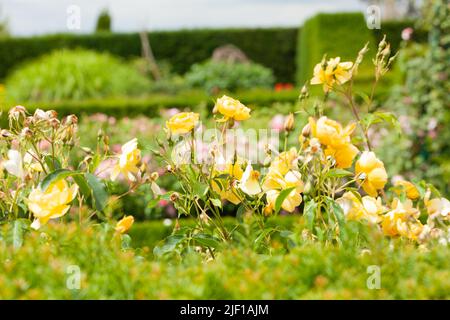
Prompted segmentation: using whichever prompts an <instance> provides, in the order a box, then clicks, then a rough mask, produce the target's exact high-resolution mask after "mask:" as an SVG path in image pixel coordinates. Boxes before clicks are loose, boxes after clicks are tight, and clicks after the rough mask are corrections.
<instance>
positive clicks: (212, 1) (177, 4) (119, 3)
mask: <svg viewBox="0 0 450 320" xmlns="http://www.w3.org/2000/svg"><path fill="white" fill-rule="evenodd" d="M71 5H77V6H78V7H79V8H80V10H81V29H80V30H78V31H74V30H69V29H68V28H67V18H68V13H67V9H68V8H69V7H70V6H71ZM0 7H1V15H2V16H3V17H7V19H8V20H9V28H10V31H11V33H12V34H14V35H32V34H43V33H56V32H91V31H92V30H93V29H94V26H95V22H96V19H97V16H98V14H99V12H100V11H101V10H102V9H104V8H107V9H109V11H110V13H111V15H112V17H113V29H114V31H119V32H127V31H137V30H141V29H144V28H146V29H150V30H157V29H158V30H161V29H162V30H171V29H180V28H199V27H210V28H217V27H241V26H252V27H255V26H256V27H264V26H296V25H300V24H301V23H302V22H303V21H304V20H305V18H307V17H309V16H311V15H313V14H315V13H317V12H334V11H355V10H362V9H363V8H364V5H363V4H362V3H361V2H360V1H358V0H0Z"/></svg>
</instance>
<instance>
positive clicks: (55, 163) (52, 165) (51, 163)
mask: <svg viewBox="0 0 450 320" xmlns="http://www.w3.org/2000/svg"><path fill="white" fill-rule="evenodd" d="M44 161H45V164H46V165H47V167H49V169H50V170H52V171H53V170H58V169H61V163H60V162H59V160H58V159H57V158H55V157H53V156H52V155H46V156H45V157H44Z"/></svg>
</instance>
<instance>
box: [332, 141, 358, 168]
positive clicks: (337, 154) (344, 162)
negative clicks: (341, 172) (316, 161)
mask: <svg viewBox="0 0 450 320" xmlns="http://www.w3.org/2000/svg"><path fill="white" fill-rule="evenodd" d="M358 153H359V150H358V148H357V147H355V146H354V145H353V144H351V143H347V144H344V145H342V146H341V147H340V148H338V149H334V148H333V147H327V148H326V149H325V155H326V156H332V157H333V158H334V159H335V160H336V167H337V168H341V169H346V168H350V167H351V166H352V163H353V159H355V157H356V155H357V154H358Z"/></svg>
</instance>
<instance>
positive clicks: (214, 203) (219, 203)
mask: <svg viewBox="0 0 450 320" xmlns="http://www.w3.org/2000/svg"><path fill="white" fill-rule="evenodd" d="M211 203H212V204H213V205H214V206H215V207H219V208H222V201H221V200H220V199H215V198H212V199H211Z"/></svg>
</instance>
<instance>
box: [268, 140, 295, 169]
mask: <svg viewBox="0 0 450 320" xmlns="http://www.w3.org/2000/svg"><path fill="white" fill-rule="evenodd" d="M297 163H298V154H297V149H295V148H294V147H292V148H291V149H289V150H288V151H284V152H281V153H280V154H279V155H278V156H276V157H275V159H273V161H272V162H271V164H270V168H269V171H272V170H275V171H276V172H279V173H281V174H282V175H285V174H286V173H287V172H288V171H289V170H295V169H298V167H297Z"/></svg>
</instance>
